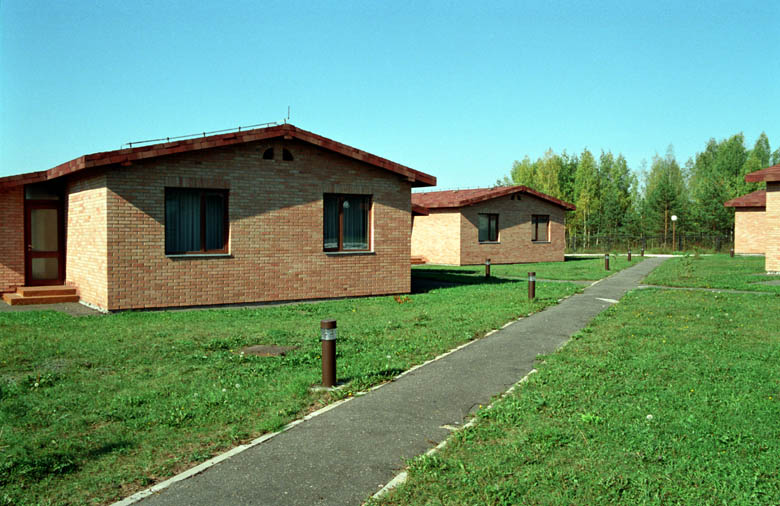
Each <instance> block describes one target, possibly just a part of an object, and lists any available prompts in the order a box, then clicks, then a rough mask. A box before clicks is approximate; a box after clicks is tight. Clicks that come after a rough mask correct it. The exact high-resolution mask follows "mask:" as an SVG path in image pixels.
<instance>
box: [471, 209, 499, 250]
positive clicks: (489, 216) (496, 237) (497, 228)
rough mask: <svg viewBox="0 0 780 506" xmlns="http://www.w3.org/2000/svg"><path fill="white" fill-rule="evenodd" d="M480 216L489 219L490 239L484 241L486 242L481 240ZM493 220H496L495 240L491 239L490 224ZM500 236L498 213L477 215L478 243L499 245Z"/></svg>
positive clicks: (488, 232)
mask: <svg viewBox="0 0 780 506" xmlns="http://www.w3.org/2000/svg"><path fill="white" fill-rule="evenodd" d="M480 216H487V218H488V222H487V223H488V225H487V236H488V238H487V240H484V241H483V240H481V239H480V238H479V217H480ZM493 220H495V225H496V227H495V228H496V234H495V238H492V239H491V237H490V223H491V221H493ZM499 236H500V229H499V226H498V213H479V214H478V215H477V241H479V243H480V244H490V243H497V242H500V241H499Z"/></svg>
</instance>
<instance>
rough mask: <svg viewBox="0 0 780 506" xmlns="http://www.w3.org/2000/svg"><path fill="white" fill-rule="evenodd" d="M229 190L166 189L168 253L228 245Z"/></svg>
mask: <svg viewBox="0 0 780 506" xmlns="http://www.w3.org/2000/svg"><path fill="white" fill-rule="evenodd" d="M226 217H227V192H225V191H216V190H201V189H192V188H166V189H165V253H166V254H177V253H198V252H208V251H224V250H225V249H226V245H227V243H226V237H227V234H226V230H225V222H226V221H227V220H226Z"/></svg>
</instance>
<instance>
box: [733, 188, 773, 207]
mask: <svg viewBox="0 0 780 506" xmlns="http://www.w3.org/2000/svg"><path fill="white" fill-rule="evenodd" d="M723 205H724V206H726V207H766V190H756V191H754V192H752V193H748V194H747V195H742V196H741V197H736V198H733V199H731V200H727V201H726V202H725V203H724V204H723Z"/></svg>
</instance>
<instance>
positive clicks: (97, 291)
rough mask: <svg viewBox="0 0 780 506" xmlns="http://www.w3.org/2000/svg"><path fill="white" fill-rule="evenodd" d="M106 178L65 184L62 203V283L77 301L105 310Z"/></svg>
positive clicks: (99, 177)
mask: <svg viewBox="0 0 780 506" xmlns="http://www.w3.org/2000/svg"><path fill="white" fill-rule="evenodd" d="M106 180H107V178H106V176H105V175H96V176H88V177H83V178H80V179H76V180H74V181H71V182H70V183H69V184H68V191H67V200H66V206H65V208H66V224H67V225H66V229H65V230H66V236H67V247H66V254H65V282H66V283H67V284H69V285H73V286H75V287H76V288H78V290H79V296H80V297H81V300H82V301H84V302H87V303H89V304H92V305H94V306H97V307H100V308H102V309H108V275H107V269H108V267H107V262H108V256H107V255H108V248H107V233H108V230H107V213H106V193H107V191H106Z"/></svg>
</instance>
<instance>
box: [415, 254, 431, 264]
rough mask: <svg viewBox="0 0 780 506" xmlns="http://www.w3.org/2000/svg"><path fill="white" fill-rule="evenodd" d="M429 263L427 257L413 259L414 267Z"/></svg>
mask: <svg viewBox="0 0 780 506" xmlns="http://www.w3.org/2000/svg"><path fill="white" fill-rule="evenodd" d="M427 263H428V260H426V258H425V257H419V256H417V257H412V265H422V264H427Z"/></svg>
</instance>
